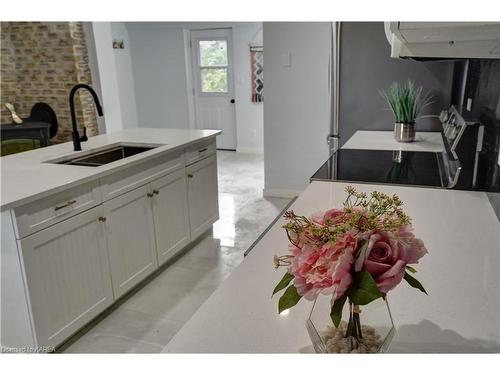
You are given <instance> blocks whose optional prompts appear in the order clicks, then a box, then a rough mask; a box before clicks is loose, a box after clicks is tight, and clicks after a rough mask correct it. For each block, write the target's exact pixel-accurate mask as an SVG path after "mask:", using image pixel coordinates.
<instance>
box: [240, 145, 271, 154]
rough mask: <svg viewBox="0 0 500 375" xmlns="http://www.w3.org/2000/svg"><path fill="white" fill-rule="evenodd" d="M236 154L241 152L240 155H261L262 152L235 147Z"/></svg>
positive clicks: (255, 149)
mask: <svg viewBox="0 0 500 375" xmlns="http://www.w3.org/2000/svg"><path fill="white" fill-rule="evenodd" d="M236 152H241V153H242V154H263V153H264V151H263V150H259V149H257V148H246V147H237V148H236Z"/></svg>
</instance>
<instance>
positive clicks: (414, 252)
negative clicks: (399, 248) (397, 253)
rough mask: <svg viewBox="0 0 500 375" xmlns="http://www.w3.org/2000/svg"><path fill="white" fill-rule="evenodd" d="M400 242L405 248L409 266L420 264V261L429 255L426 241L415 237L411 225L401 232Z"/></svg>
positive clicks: (403, 228)
mask: <svg viewBox="0 0 500 375" xmlns="http://www.w3.org/2000/svg"><path fill="white" fill-rule="evenodd" d="M399 241H400V242H401V243H402V244H403V246H404V248H405V260H406V263H408V264H416V263H418V260H419V259H420V258H422V257H423V256H424V255H425V254H427V249H426V248H425V245H424V241H422V240H421V239H419V238H416V237H415V235H414V234H413V232H412V228H411V226H409V225H406V226H404V227H402V228H401V229H400V230H399Z"/></svg>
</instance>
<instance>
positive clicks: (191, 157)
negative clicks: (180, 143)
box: [186, 139, 216, 165]
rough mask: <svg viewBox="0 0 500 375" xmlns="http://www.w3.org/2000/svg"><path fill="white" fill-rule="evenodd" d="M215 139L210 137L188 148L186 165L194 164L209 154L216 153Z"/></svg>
mask: <svg viewBox="0 0 500 375" xmlns="http://www.w3.org/2000/svg"><path fill="white" fill-rule="evenodd" d="M215 151H216V149H215V140H214V139H210V140H208V141H203V142H199V143H196V144H194V145H192V146H189V147H187V148H186V165H189V164H193V163H194V162H197V161H198V160H201V159H204V158H206V157H207V156H210V155H213V154H215Z"/></svg>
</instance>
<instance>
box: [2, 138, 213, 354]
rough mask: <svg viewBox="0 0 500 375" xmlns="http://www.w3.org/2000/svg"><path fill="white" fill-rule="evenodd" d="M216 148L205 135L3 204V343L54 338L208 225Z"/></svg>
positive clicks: (42, 342)
mask: <svg viewBox="0 0 500 375" xmlns="http://www.w3.org/2000/svg"><path fill="white" fill-rule="evenodd" d="M215 152H216V151H215V142H214V140H213V139H210V140H204V141H202V142H198V143H195V144H192V145H190V146H189V147H186V148H182V149H177V150H174V151H173V152H172V153H169V154H167V155H162V156H161V157H157V158H154V159H151V160H149V161H145V162H144V163H139V164H134V165H131V166H129V167H126V168H123V169H121V170H119V171H117V172H115V173H113V174H111V175H108V176H104V177H102V178H100V179H99V180H94V181H89V182H87V183H83V184H81V185H79V186H75V187H71V188H70V189H68V190H65V191H62V192H59V193H56V194H53V195H51V196H48V197H46V198H43V199H40V200H36V201H34V202H30V203H27V204H25V205H23V206H20V207H16V208H14V209H12V210H10V211H8V212H2V249H1V253H2V254H1V255H2V301H1V302H2V319H1V320H2V321H1V325H2V330H1V331H2V335H1V343H2V346H7V347H9V346H11V347H18V346H36V345H38V346H41V345H47V346H54V347H57V346H58V345H60V344H61V343H62V342H63V341H65V340H66V339H67V338H69V337H70V336H71V335H72V334H74V333H75V332H76V331H78V330H79V329H80V328H82V327H83V326H84V325H85V324H86V323H88V322H89V321H91V320H92V319H93V318H95V317H96V316H97V315H98V314H99V313H101V312H102V311H103V310H105V309H106V308H107V307H109V306H110V305H111V304H112V303H113V301H114V300H116V299H117V298H119V297H121V296H123V295H124V294H125V293H126V292H128V291H129V290H130V289H131V288H133V287H134V286H136V285H137V284H138V283H139V282H140V281H142V280H143V279H145V278H146V277H147V276H148V275H150V274H151V273H153V272H154V271H155V270H156V269H157V268H158V266H159V265H162V264H164V263H165V262H167V261H168V260H169V259H171V258H172V257H173V256H174V255H176V254H177V253H178V252H179V251H180V250H182V249H183V248H185V247H186V246H187V245H188V244H189V243H190V242H191V241H193V240H194V239H196V238H197V237H199V236H200V235H201V234H202V233H204V232H205V231H206V230H208V229H209V228H210V227H211V226H212V224H213V223H214V222H215V221H217V220H218V218H219V209H218V188H217V159H216V155H215ZM186 159H187V160H188V164H189V165H187V167H186ZM5 271H6V272H5ZM4 276H5V277H4ZM5 280H7V282H8V285H7V284H6V283H4V281H5ZM4 284H6V285H4ZM7 290H8V291H7ZM7 326H8V328H5V327H7Z"/></svg>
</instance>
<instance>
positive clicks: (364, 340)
mask: <svg viewBox="0 0 500 375" xmlns="http://www.w3.org/2000/svg"><path fill="white" fill-rule="evenodd" d="M330 309H331V296H324V295H321V294H320V295H319V296H318V297H317V298H316V300H315V301H314V304H313V306H312V309H311V313H310V314H309V318H308V319H307V322H306V327H307V331H308V333H309V336H310V338H311V341H312V344H313V346H314V350H315V351H316V353H384V352H386V351H387V349H388V348H389V345H390V343H391V340H392V338H393V336H394V333H395V331H396V329H395V327H394V323H393V320H392V315H391V310H390V309H389V304H388V303H387V299H385V300H383V299H382V298H379V299H377V300H375V301H373V302H371V303H369V304H368V305H364V306H357V305H354V304H352V303H351V302H350V301H349V300H347V301H346V303H345V304H344V308H343V310H342V321H341V323H340V325H339V327H338V328H335V326H334V324H333V322H332V320H331V318H330Z"/></svg>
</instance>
